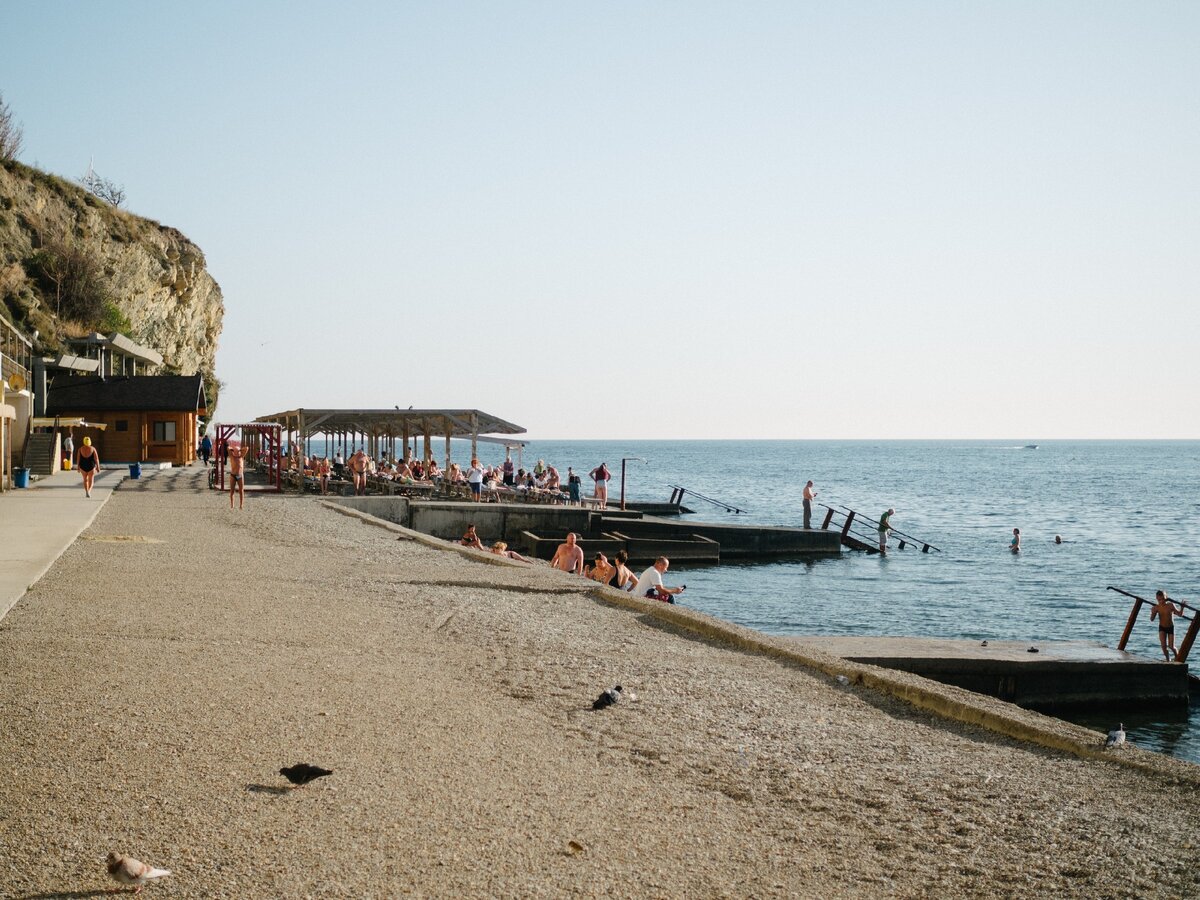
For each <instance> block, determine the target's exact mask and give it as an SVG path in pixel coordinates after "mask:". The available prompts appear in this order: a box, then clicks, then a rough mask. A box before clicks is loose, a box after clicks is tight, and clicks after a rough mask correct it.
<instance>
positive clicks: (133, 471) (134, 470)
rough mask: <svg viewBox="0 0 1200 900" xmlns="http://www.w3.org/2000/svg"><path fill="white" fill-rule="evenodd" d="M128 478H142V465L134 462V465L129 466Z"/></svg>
mask: <svg viewBox="0 0 1200 900" xmlns="http://www.w3.org/2000/svg"><path fill="white" fill-rule="evenodd" d="M129 477H130V478H141V477H142V464H141V463H140V462H135V463H130V464H129Z"/></svg>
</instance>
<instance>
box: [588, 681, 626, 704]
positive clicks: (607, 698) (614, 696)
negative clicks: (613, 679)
mask: <svg viewBox="0 0 1200 900" xmlns="http://www.w3.org/2000/svg"><path fill="white" fill-rule="evenodd" d="M620 699H621V686H620V685H619V684H618V685H616V686H615V687H611V688H609V689H608V690H606V691H605V692H604V693H603V694H601V695H600V696H599V697H597V698H596V699H595V701H594V702H593V703H592V709H606V708H607V707H609V706H612V705H613V704H614V703H616V702H617V701H618V700H620Z"/></svg>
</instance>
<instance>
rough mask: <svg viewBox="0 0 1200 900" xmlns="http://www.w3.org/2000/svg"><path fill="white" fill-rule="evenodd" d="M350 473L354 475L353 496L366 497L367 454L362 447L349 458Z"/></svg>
mask: <svg viewBox="0 0 1200 900" xmlns="http://www.w3.org/2000/svg"><path fill="white" fill-rule="evenodd" d="M350 471H351V473H353V475H354V496H355V497H365V496H367V454H366V451H364V450H363V448H362V447H359V448H358V452H357V453H355V454H354V455H353V456H352V457H350Z"/></svg>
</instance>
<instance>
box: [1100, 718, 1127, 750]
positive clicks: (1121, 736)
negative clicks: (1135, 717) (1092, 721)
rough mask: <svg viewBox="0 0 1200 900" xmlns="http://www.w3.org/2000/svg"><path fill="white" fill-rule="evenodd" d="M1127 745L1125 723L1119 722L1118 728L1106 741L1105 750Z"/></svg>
mask: <svg viewBox="0 0 1200 900" xmlns="http://www.w3.org/2000/svg"><path fill="white" fill-rule="evenodd" d="M1124 743H1125V723H1124V722H1118V723H1117V727H1116V728H1114V729H1113V730H1112V731H1110V732H1109V733H1108V738H1107V739H1106V740H1105V741H1104V749H1105V750H1107V749H1108V748H1109V747H1120V746H1121V745H1122V744H1124Z"/></svg>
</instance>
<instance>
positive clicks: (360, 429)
mask: <svg viewBox="0 0 1200 900" xmlns="http://www.w3.org/2000/svg"><path fill="white" fill-rule="evenodd" d="M254 421H256V422H270V423H273V424H277V425H282V426H283V427H284V428H285V429H286V430H288V431H292V430H295V431H298V432H300V433H301V436H302V437H308V436H310V435H314V434H324V433H326V432H350V433H353V434H374V435H383V434H390V435H399V434H410V435H418V434H422V435H425V434H427V435H438V436H442V435H445V436H447V437H459V438H470V437H473V438H478V437H479V435H484V434H524V433H525V429H524V428H522V427H521V426H520V425H514V424H513V423H512V422H508V421H506V420H504V419H501V418H500V417H499V416H494V415H492V414H491V413H486V412H483V411H482V410H478V409H307V408H300V409H290V410H287V411H285V412H279V413H273V414H271V415H269V416H259V417H258V418H257V419H255V420H254Z"/></svg>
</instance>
